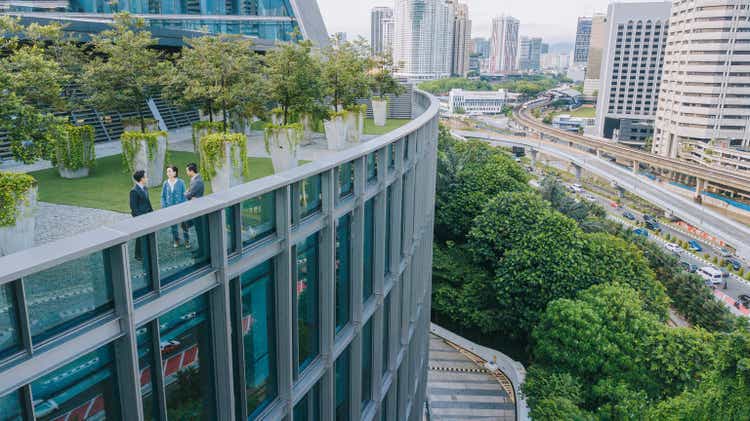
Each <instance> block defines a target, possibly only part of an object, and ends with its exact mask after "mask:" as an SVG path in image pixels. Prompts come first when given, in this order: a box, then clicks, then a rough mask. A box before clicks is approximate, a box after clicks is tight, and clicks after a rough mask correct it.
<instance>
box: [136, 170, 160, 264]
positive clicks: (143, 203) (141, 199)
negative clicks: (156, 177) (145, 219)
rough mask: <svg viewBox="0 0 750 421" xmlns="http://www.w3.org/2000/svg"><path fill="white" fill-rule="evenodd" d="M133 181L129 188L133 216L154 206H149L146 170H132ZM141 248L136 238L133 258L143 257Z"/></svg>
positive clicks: (146, 211) (149, 210)
mask: <svg viewBox="0 0 750 421" xmlns="http://www.w3.org/2000/svg"><path fill="white" fill-rule="evenodd" d="M133 181H135V186H133V188H132V189H131V190H130V214H131V215H132V216H133V217H134V218H135V217H136V216H140V215H145V214H147V213H149V212H153V211H154V208H152V207H151V199H149V197H148V189H147V188H146V182H147V181H148V179H147V178H146V172H145V171H143V170H138V171H136V172H134V173H133ZM141 249H142V246H141V241H139V240H136V242H135V258H136V259H137V260H141V259H143V251H142V250H141Z"/></svg>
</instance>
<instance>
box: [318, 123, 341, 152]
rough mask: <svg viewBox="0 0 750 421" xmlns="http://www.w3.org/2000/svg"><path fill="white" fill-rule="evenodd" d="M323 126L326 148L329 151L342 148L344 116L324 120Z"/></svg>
mask: <svg viewBox="0 0 750 421" xmlns="http://www.w3.org/2000/svg"><path fill="white" fill-rule="evenodd" d="M323 127H324V128H325V131H326V143H327V145H328V149H329V150H331V151H337V150H339V149H342V148H343V147H344V142H346V123H345V122H344V118H343V117H341V116H336V117H334V118H333V119H332V120H325V121H324V122H323Z"/></svg>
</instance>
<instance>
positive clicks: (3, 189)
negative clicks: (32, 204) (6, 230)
mask: <svg viewBox="0 0 750 421" xmlns="http://www.w3.org/2000/svg"><path fill="white" fill-rule="evenodd" d="M35 185H36V180H35V179H34V177H32V176H30V175H28V174H17V173H11V172H2V171H0V227H9V226H13V225H15V224H16V217H17V216H18V207H19V205H20V204H22V203H24V202H25V201H26V200H28V199H27V197H26V192H27V191H29V189H31V188H32V187H34V186H35Z"/></svg>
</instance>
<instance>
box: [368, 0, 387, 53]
mask: <svg viewBox="0 0 750 421" xmlns="http://www.w3.org/2000/svg"><path fill="white" fill-rule="evenodd" d="M389 37H390V40H389ZM389 41H390V42H392V41H393V9H391V8H390V7H373V9H372V11H371V12H370V47H371V49H372V54H373V55H377V54H382V53H384V52H386V51H387V50H389V49H391V48H392V44H391V43H390V42H389Z"/></svg>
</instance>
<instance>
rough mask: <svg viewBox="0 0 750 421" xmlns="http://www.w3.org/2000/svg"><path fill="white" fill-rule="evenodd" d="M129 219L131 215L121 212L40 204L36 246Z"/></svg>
mask: <svg viewBox="0 0 750 421" xmlns="http://www.w3.org/2000/svg"><path fill="white" fill-rule="evenodd" d="M128 218H130V215H127V214H124V213H119V212H112V211H107V210H102V209H92V208H82V207H78V206H67V205H56V204H52V203H47V202H39V207H38V209H37V213H36V229H35V232H34V245H35V246H38V245H41V244H44V243H48V242H50V241H55V240H59V239H61V238H65V237H70V236H72V235H76V234H80V233H82V232H85V231H89V230H91V229H93V228H95V227H101V226H104V225H112V224H114V223H116V222H119V221H122V220H123V219H128Z"/></svg>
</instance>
